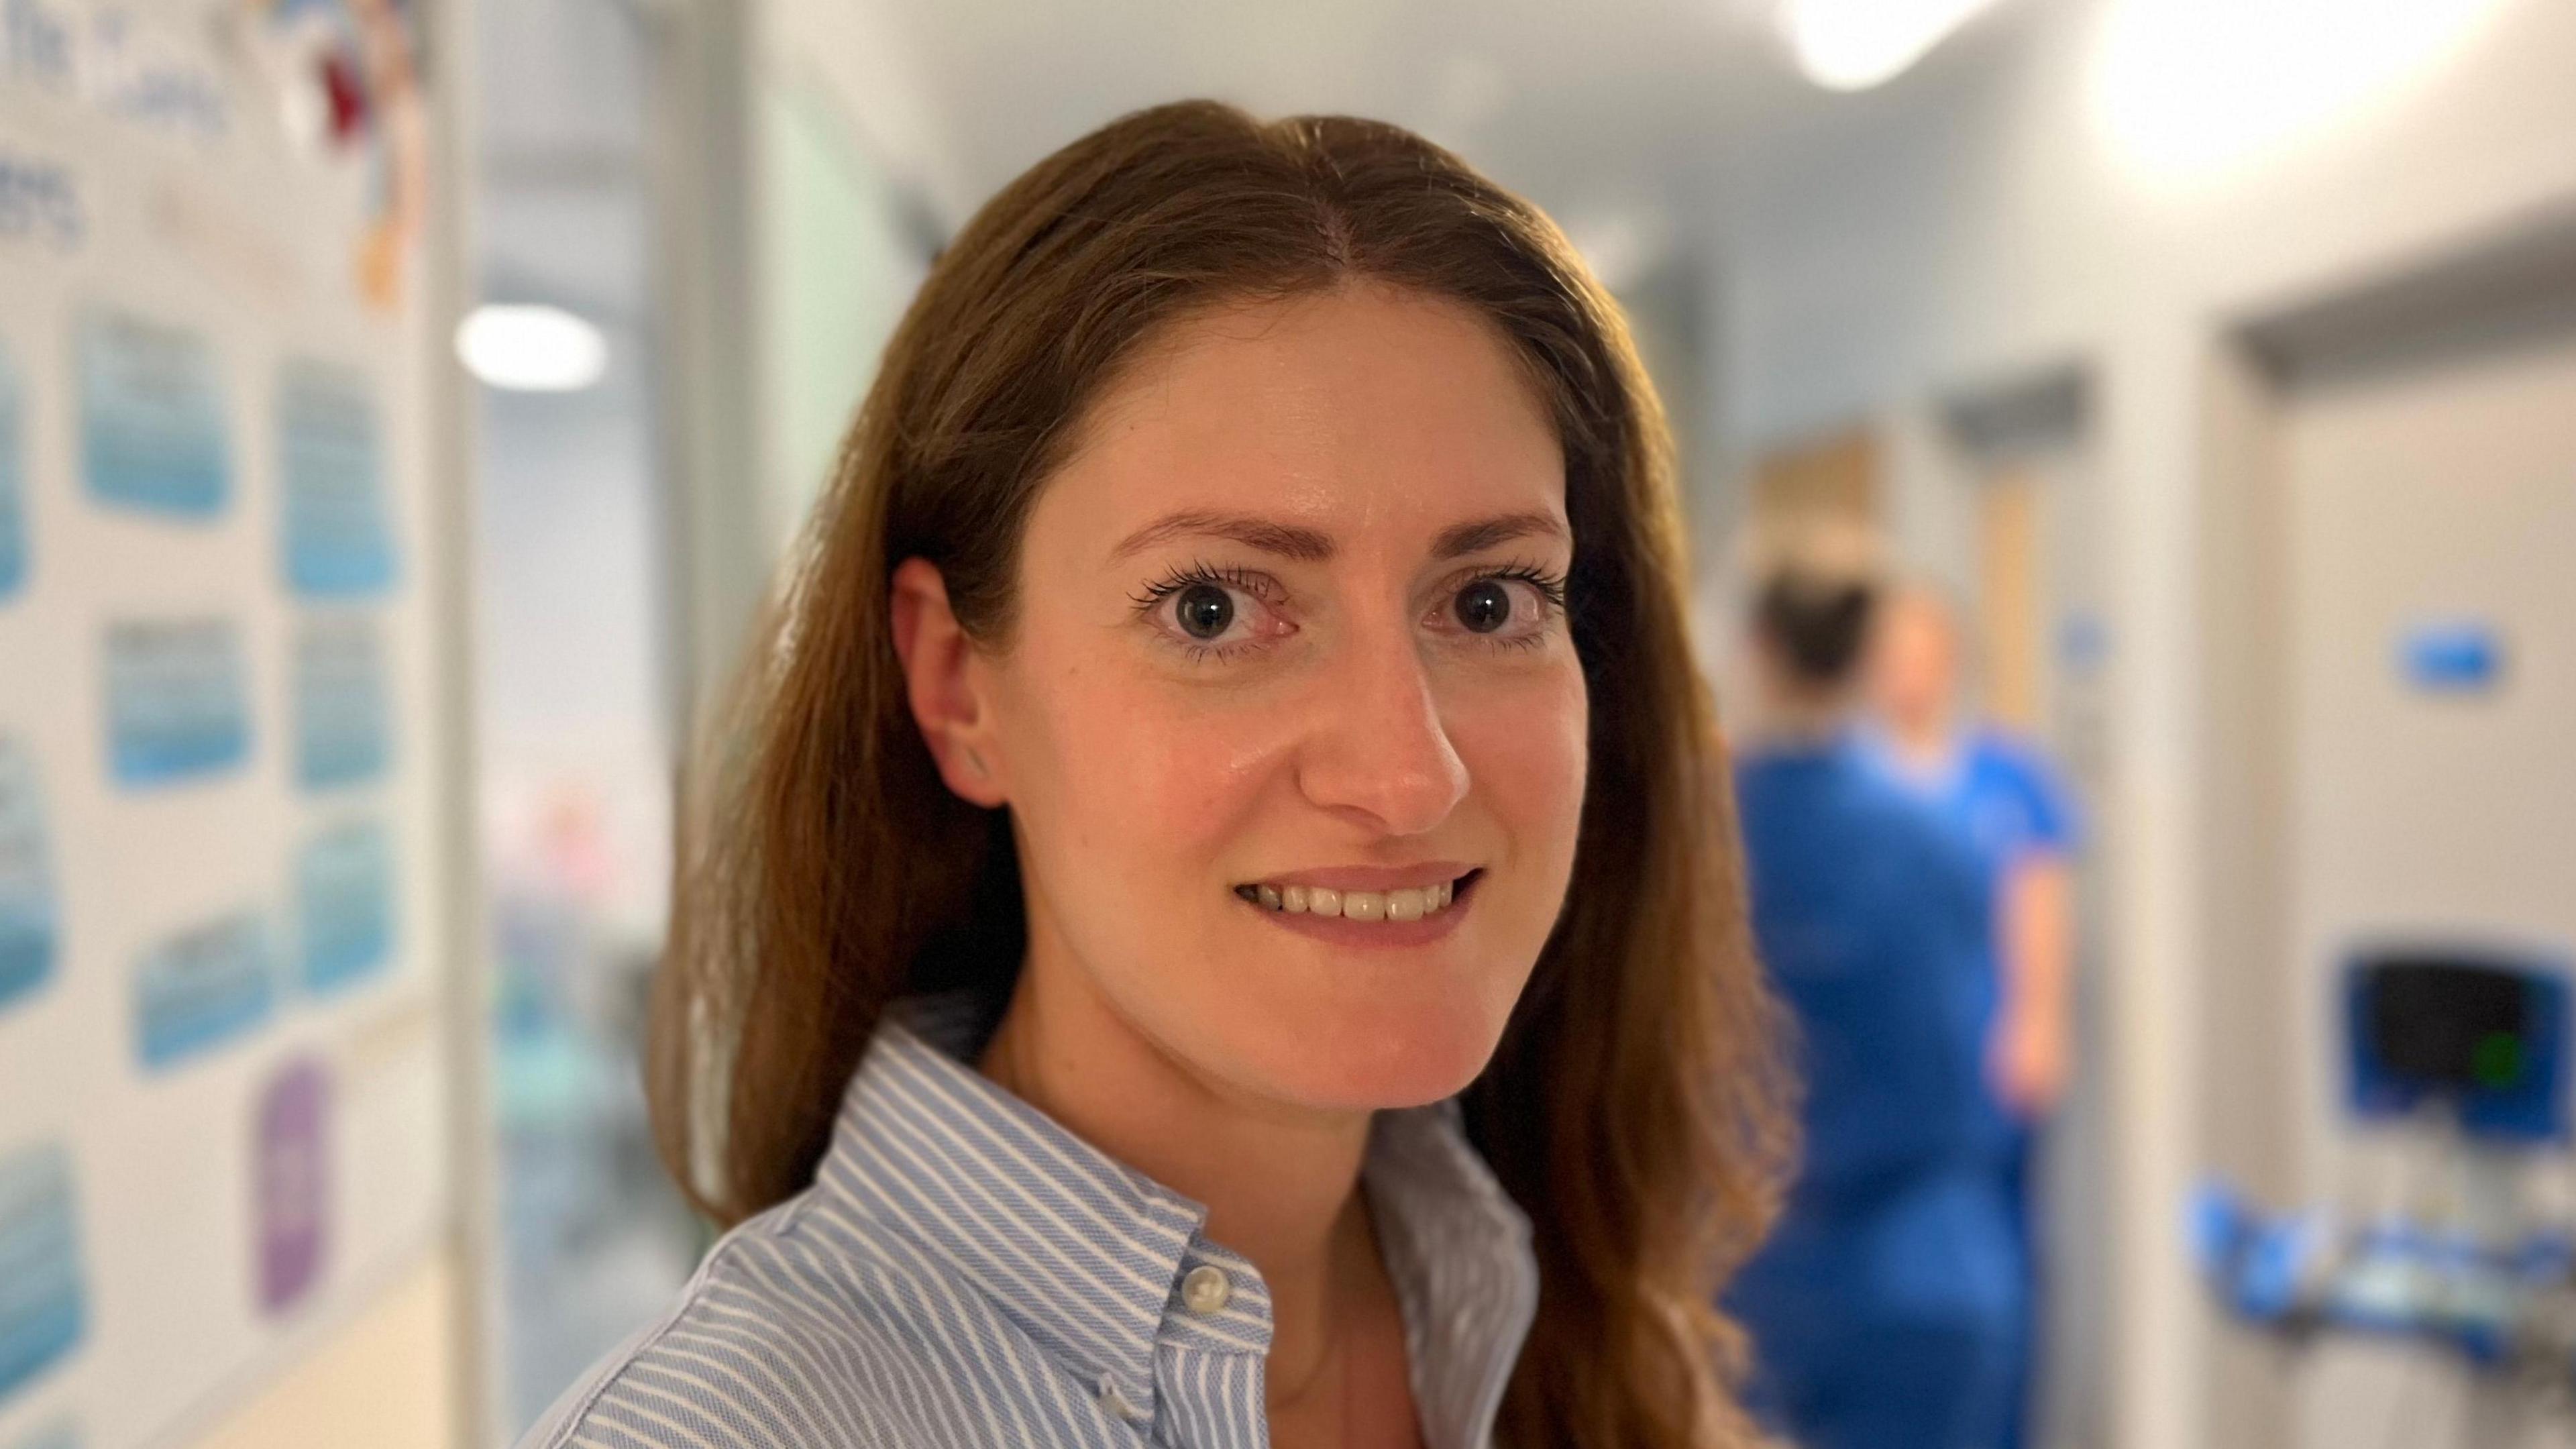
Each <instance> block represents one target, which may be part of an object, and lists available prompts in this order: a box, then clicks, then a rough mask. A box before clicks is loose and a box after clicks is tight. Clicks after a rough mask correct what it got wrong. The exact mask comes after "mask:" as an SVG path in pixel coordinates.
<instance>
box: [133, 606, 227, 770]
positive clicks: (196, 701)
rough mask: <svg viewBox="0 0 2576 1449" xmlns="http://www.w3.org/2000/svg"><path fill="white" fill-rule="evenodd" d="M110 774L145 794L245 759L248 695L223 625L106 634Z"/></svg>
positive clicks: (165, 625) (151, 624)
mask: <svg viewBox="0 0 2576 1449" xmlns="http://www.w3.org/2000/svg"><path fill="white" fill-rule="evenodd" d="M106 668H107V743H108V750H107V757H108V770H109V773H110V775H111V776H113V777H114V779H115V780H116V782H117V783H118V784H120V785H124V786H127V787H129V788H148V787H151V786H155V785H163V784H169V783H172V782H174V781H179V780H186V779H191V778H194V777H197V776H201V775H210V774H216V773H219V772H222V771H225V770H230V769H233V768H234V767H236V766H239V765H240V764H242V763H243V762H244V761H245V760H247V759H249V758H250V691H249V687H248V685H247V684H245V683H244V681H243V677H242V676H243V672H244V666H243V663H242V647H241V633H240V630H239V629H237V628H236V627H235V626H234V625H233V623H232V621H231V620H229V619H207V618H201V619H130V620H124V621H121V622H118V623H114V624H110V625H109V626H108V629H107V647H106Z"/></svg>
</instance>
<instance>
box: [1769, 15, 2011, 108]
mask: <svg viewBox="0 0 2576 1449" xmlns="http://www.w3.org/2000/svg"><path fill="white" fill-rule="evenodd" d="M1992 3H1994V0H1781V4H1780V9H1779V12H1778V15H1779V24H1780V33H1781V35H1782V36H1783V37H1785V38H1786V39H1787V40H1788V42H1789V53H1790V55H1791V56H1792V57H1794V58H1795V59H1796V60H1797V62H1798V69H1799V70H1800V71H1801V72H1803V73H1804V74H1805V75H1806V77H1807V79H1809V80H1811V81H1814V82H1815V83H1816V84H1818V85H1820V86H1823V87H1825V88H1826V89H1828V90H1837V91H1857V90H1867V89H1868V88H1869V87H1871V86H1874V85H1877V84H1879V83H1880V82H1882V81H1886V80H1891V79H1893V78H1894V77H1896V76H1898V75H1900V74H1902V73H1903V72H1904V71H1905V69H1906V67H1908V66H1911V65H1912V64H1914V62H1916V61H1918V60H1921V59H1922V58H1923V57H1924V55H1925V53H1927V52H1929V51H1930V50H1931V49H1932V47H1934V46H1936V45H1938V44H1940V43H1941V41H1942V39H1943V37H1945V36H1947V35H1949V33H1950V32H1951V31H1954V30H1956V29H1958V28H1959V27H1960V26H1961V25H1964V24H1966V23H1967V21H1968V17H1970V16H1972V15H1974V14H1976V13H1977V12H1978V11H1980V10H1983V9H1984V8H1986V6H1988V5H1990V4H1992Z"/></svg>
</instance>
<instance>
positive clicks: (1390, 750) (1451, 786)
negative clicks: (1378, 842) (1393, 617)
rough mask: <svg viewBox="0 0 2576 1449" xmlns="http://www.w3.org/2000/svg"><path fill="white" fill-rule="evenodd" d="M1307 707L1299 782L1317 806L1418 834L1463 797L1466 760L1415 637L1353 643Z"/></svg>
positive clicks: (1368, 823)
mask: <svg viewBox="0 0 2576 1449" xmlns="http://www.w3.org/2000/svg"><path fill="white" fill-rule="evenodd" d="M1390 632H1392V631H1390ZM1406 632H1407V633H1408V634H1409V631H1406ZM1309 708H1310V710H1311V711H1312V715H1311V718H1312V720H1313V724H1312V727H1311V729H1310V731H1309V733H1308V735H1307V738H1306V740H1305V742H1304V745H1303V748H1302V749H1301V750H1300V752H1299V757H1298V769H1297V783H1298V787H1299V788H1300V789H1301V790H1303V791H1304V793H1305V795H1306V798H1307V799H1309V800H1311V801H1313V802H1314V803H1315V804H1317V805H1320V806H1322V807H1324V808H1325V809H1327V810H1330V811H1333V812H1334V813H1336V814H1339V815H1343V816H1346V817H1349V818H1350V819H1352V820H1353V821H1355V822H1356V823H1359V824H1362V825H1365V826H1367V827H1369V828H1371V829H1374V830H1379V831H1383V832H1385V833H1386V834H1389V835H1420V834H1422V833H1423V832H1425V831H1428V830H1430V829H1431V828H1432V827H1433V826H1436V825H1438V824H1439V823H1440V822H1441V821H1443V820H1446V819H1448V818H1449V812H1450V811H1452V810H1454V809H1456V808H1457V805H1458V802H1459V801H1460V800H1462V799H1464V798H1465V797H1466V794H1467V764H1466V762H1465V761H1464V760H1461V759H1459V758H1458V751H1457V750H1456V749H1455V748H1454V747H1453V746H1452V745H1451V744H1450V741H1449V731H1448V730H1447V728H1446V727H1445V726H1443V725H1442V723H1441V719H1440V705H1439V700H1438V698H1437V697H1436V696H1435V695H1434V693H1433V691H1432V683H1431V677H1430V674H1429V673H1428V671H1426V670H1425V669H1424V667H1423V661H1422V658H1421V655H1420V654H1419V652H1418V651H1417V650H1416V649H1415V647H1414V644H1413V641H1412V639H1411V638H1410V637H1402V638H1388V639H1370V640H1367V641H1365V642H1363V643H1361V644H1360V645H1359V646H1358V647H1356V648H1354V649H1352V650H1351V651H1350V652H1349V653H1348V654H1347V655H1346V656H1345V658H1344V659H1343V661H1342V662H1341V664H1340V666H1339V667H1337V668H1335V669H1332V670H1329V671H1327V672H1326V674H1325V676H1324V677H1323V678H1321V679H1319V680H1318V681H1317V683H1316V697H1315V699H1314V700H1313V701H1312V702H1311V703H1310V705H1309Z"/></svg>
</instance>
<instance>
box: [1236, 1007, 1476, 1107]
mask: <svg viewBox="0 0 2576 1449" xmlns="http://www.w3.org/2000/svg"><path fill="white" fill-rule="evenodd" d="M1502 1026H1503V1023H1502V1020H1501V1019H1500V1018H1499V1017H1490V1014H1489V1013H1486V1012H1483V1011H1478V1010H1458V1011H1443V1012H1430V1013H1425V1012H1413V1013H1408V1014H1405V1016H1404V1017H1403V1018H1402V1019H1400V1020H1390V1019H1389V1018H1388V1016H1386V1015H1384V1014H1381V1015H1377V1016H1374V1017H1372V1018H1370V1019H1368V1020H1366V1021H1365V1022H1350V1021H1341V1020H1322V1021H1317V1022H1315V1023H1313V1024H1312V1026H1311V1029H1309V1030H1306V1031H1291V1032H1273V1033H1269V1034H1266V1035H1265V1037H1264V1039H1263V1040H1262V1041H1260V1042H1259V1043H1247V1046H1250V1047H1252V1049H1253V1050H1252V1052H1251V1053H1250V1054H1248V1055H1249V1059H1248V1060H1246V1061H1245V1065H1246V1066H1247V1067H1248V1068H1249V1069H1250V1070H1248V1071H1247V1072H1246V1073H1245V1074H1244V1075H1245V1076H1246V1077H1247V1078H1251V1079H1252V1080H1251V1081H1249V1082H1247V1083H1246V1084H1247V1085H1252V1086H1255V1087H1256V1089H1257V1090H1260V1091H1262V1092H1263V1094H1264V1095H1267V1096H1271V1097H1273V1098H1275V1099H1276V1100H1279V1101H1282V1102H1288V1103H1294V1104H1296V1105H1299V1106H1305V1107H1311V1108H1316V1109H1319V1110H1327V1111H1376V1110H1379V1109H1386V1108H1401V1107H1418V1106H1421V1105H1422V1104H1424V1103H1426V1102H1437V1101H1440V1100H1441V1099H1443V1098H1445V1097H1452V1096H1455V1095H1457V1094H1458V1093H1459V1092H1461V1091H1463V1090H1465V1089H1466V1086H1467V1084H1468V1083H1470V1082H1472V1081H1474V1080H1475V1079H1476V1074H1477V1073H1479V1072H1481V1071H1483V1070H1484V1069H1485V1063H1486V1061H1487V1060H1488V1059H1489V1058H1491V1057H1492V1056H1493V1054H1494V1044H1495V1043H1496V1042H1497V1041H1498V1040H1499V1039H1500V1038H1501V1035H1502Z"/></svg>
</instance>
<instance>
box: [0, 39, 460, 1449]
mask: <svg viewBox="0 0 2576 1449" xmlns="http://www.w3.org/2000/svg"><path fill="white" fill-rule="evenodd" d="M421 40H422V36H421V35H420V33H419V26H418V17H416V16H415V15H414V14H412V13H411V11H410V10H409V8H407V7H406V6H405V5H404V4H403V3H401V0H142V3H130V4H129V3H108V0H0V1449H75V1446H77V1449H124V1446H136V1445H147V1444H161V1443H175V1442H181V1441H184V1439H185V1438H187V1437H188V1436H189V1435H191V1434H192V1433H193V1432H194V1431H195V1430H196V1429H197V1428H199V1427H201V1426H202V1425H203V1424H204V1423H205V1422H206V1421H207V1420H208V1418H209V1417H210V1416H212V1415H215V1414H219V1413H221V1412H223V1411H224V1410H225V1409H228V1408H229V1407H231V1406H232V1405H233V1404H235V1403H237V1402H238V1401H239V1400H240V1398H241V1397H242V1396H243V1395H244V1394H246V1393H247V1392H249V1391H251V1390H253V1389H255V1388H256V1387H257V1386H258V1385H259V1384H260V1382H261V1381H262V1380H263V1379H264V1378H265V1377H266V1376H267V1375H269V1374H271V1373H273V1372H275V1371H277V1370H278V1369H279V1368H281V1367H282V1366H283V1364H284V1363H285V1362H286V1361H287V1360H288V1358H289V1357H290V1356H291V1355H292V1354H293V1353H294V1352H296V1351H297V1350H298V1349H299V1348H300V1347H301V1346H302V1344H303V1343H304V1342H305V1341H306V1340H307V1339H309V1338H310V1337H311V1336H312V1335H313V1334H315V1333H317V1332H319V1331H321V1330H322V1329H323V1328H325V1327H327V1326H328V1325H329V1324H330V1323H331V1322H332V1321H333V1320H334V1319H335V1318H336V1317H338V1316H340V1315H342V1314H344V1313H345V1312H347V1311H348V1310H349V1309H350V1308H351V1307H352V1306H353V1305H355V1304H357V1303H359V1302H361V1301H363V1300H364V1299H365V1297H366V1296H368V1295H369V1294H370V1293H371V1291H372V1290H373V1289H374V1288H375V1287H377V1286H378V1285H380V1284H382V1283H383V1282H385V1281H387V1280H388V1279H390V1278H391V1277H392V1276H394V1275H395V1274H397V1273H399V1272H400V1271H401V1270H403V1269H404V1268H405V1267H407V1266H409V1265H410V1264H411V1263H413V1262H414V1261H416V1260H417V1258H418V1257H419V1255H420V1254H422V1253H423V1252H424V1251H427V1250H428V1248H429V1246H430V1245H431V1244H432V1243H433V1242H434V1241H435V1240H436V1238H437V1235H438V1234H439V1233H440V1232H441V1231H442V1229H443V1227H444V1225H445V1223H446V1221H447V1213H448V1208H449V1197H450V1192H451V1187H450V1184H449V1181H448V1175H449V1174H448V1153H447V1142H448V1134H447V1124H446V1121H445V1118H446V1114H447V1111H448V1093H447V1089H446V1080H445V1073H446V1071H447V1070H448V1068H447V1055H446V1053H445V1051H444V1049H443V1037H442V1033H441V1029H440V1021H441V1013H440V1008H439V1001H440V999H441V996H440V993H441V971H442V969H443V968H442V966H441V964H440V963H441V962H442V961H444V960H446V959H448V958H449V957H450V956H451V955H452V953H451V952H450V951H448V950H447V949H446V948H445V943H444V942H442V940H441V939H440V930H441V927H442V924H443V912H442V909H441V900H442V897H443V894H444V892H445V891H446V889H447V883H446V882H445V881H444V880H442V878H441V874H440V869H441V859H440V857H439V854H438V848H437V841H438V839H439V838H440V836H439V829H440V827H439V823H438V822H439V816H438V813H437V812H438V811H440V810H442V809H445V808H450V807H449V802H450V801H451V799H452V796H453V793H454V792H453V790H452V788H451V786H450V784H449V782H447V781H444V780H442V779H441V778H440V775H439V772H440V770H441V767H442V763H441V762H442V752H441V751H440V750H438V749H437V748H435V743H436V742H435V740H434V738H433V734H432V732H433V729H434V724H433V722H434V721H436V720H438V719H439V718H440V717H441V713H440V711H441V707H442V701H441V699H440V697H439V695H440V691H441V688H442V686H441V684H440V678H441V676H440V674H439V664H438V661H439V655H438V653H437V651H436V649H435V647H434V646H435V645H436V642H437V640H436V637H435V635H434V634H433V632H432V629H433V625H434V623H435V622H436V619H437V614H436V612H435V609H434V604H435V602H436V601H435V600H434V599H433V598H432V597H431V595H432V592H433V590H432V588H431V585H432V584H433V583H434V580H435V576H434V572H433V570H431V569H430V568H429V566H428V562H429V561H428V560H427V559H426V558H425V556H424V553H425V549H426V547H427V542H426V541H427V540H428V539H429V538H430V529H431V527H432V525H433V522H434V518H435V512H434V510H433V508H432V502H433V499H432V493H431V490H432V488H433V486H434V478H433V474H432V471H431V470H430V468H429V467H428V466H427V464H426V462H425V460H426V459H427V458H428V457H430V456H431V449H430V448H429V447H428V446H427V444H428V441H429V439H428V436H427V428H428V422H427V410H426V402H425V400H426V399H427V398H428V396H429V393H428V391H427V384H428V382H429V380H430V376H431V374H430V373H429V372H428V370H427V369H428V367H429V365H430V358H431V356H432V353H431V350H430V349H429V348H428V347H427V346H426V345H424V339H425V335H426V334H425V332H424V325H425V324H424V320H423V306H422V298H423V297H424V295H425V291H424V286H423V278H422V276H421V271H422V257H421V242H422V237H423V233H424V228H425V222H426V209H427V208H428V207H429V206H430V205H431V204H432V198H431V196H430V194H429V177H430V174H431V173H430V167H429V157H428V156H427V154H426V151H427V141H426V134H425V121H424V114H425V111H424V107H425V99H424V98H425V94H426V93H425V89H424V87H425V86H426V84H427V83H428V82H427V80H426V78H424V77H423V76H422V75H421V74H420V73H419V71H418V68H417V65H416V57H417V56H418V55H419V54H420V53H421V52H420V48H419V47H420V43H421Z"/></svg>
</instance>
